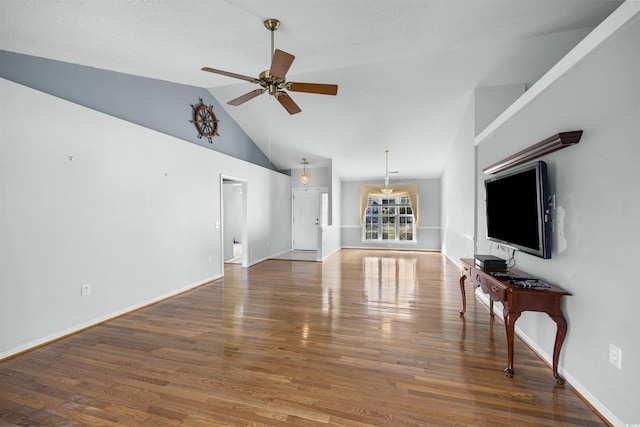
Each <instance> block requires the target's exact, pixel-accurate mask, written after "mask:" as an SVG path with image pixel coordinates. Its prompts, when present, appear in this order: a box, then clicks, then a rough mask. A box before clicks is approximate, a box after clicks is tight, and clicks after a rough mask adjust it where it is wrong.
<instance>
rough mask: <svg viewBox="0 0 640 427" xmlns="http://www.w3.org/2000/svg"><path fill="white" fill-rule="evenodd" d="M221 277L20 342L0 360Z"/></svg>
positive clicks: (1, 355)
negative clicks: (26, 341) (23, 342)
mask: <svg viewBox="0 0 640 427" xmlns="http://www.w3.org/2000/svg"><path fill="white" fill-rule="evenodd" d="M222 277H223V276H222V275H219V276H216V277H211V278H209V279H205V280H203V281H200V282H197V283H192V284H190V285H187V286H184V287H182V288H179V289H176V290H173V291H171V292H167V293H165V294H162V295H158V296H156V297H154V298H150V299H148V300H145V301H141V302H139V303H137V304H134V305H131V306H129V307H126V308H123V309H121V310H118V311H115V312H113V313H109V314H105V315H104V316H100V317H96V318H94V319H91V320H88V321H86V322H82V323H79V324H77V325H73V326H70V327H68V328H66V329H63V330H62V331H58V332H54V333H53V334H49V335H47V336H44V337H42V338H38V339H36V340H33V341H30V342H28V343H25V344H21V345H19V346H17V347H13V348H10V349H9V350H6V351H3V352H2V353H0V361H2V360H4V359H7V358H10V357H12V356H16V355H18V354H21V353H24V352H27V351H29V350H33V349H35V348H38V347H40V346H43V345H46V344H49V343H51V342H54V341H57V340H59V339H61V338H64V337H66V336H69V335H73V334H75V333H77V332H80V331H82V330H84V329H88V328H91V327H92V326H96V325H99V324H100V323H104V322H107V321H109V320H112V319H115V318H116V317H120V316H122V315H125V314H127V313H131V312H132V311H136V310H139V309H141V308H144V307H146V306H149V305H152V304H155V303H157V302H160V301H162V300H165V299H168V298H171V297H174V296H176V295H179V294H182V293H184V292H187V291H190V290H192V289H195V288H197V287H200V286H202V285H205V284H207V283H210V282H213V281H215V280H218V279H220V278H222Z"/></svg>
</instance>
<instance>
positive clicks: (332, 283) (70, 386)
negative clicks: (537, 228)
mask: <svg viewBox="0 0 640 427" xmlns="http://www.w3.org/2000/svg"><path fill="white" fill-rule="evenodd" d="M458 277H459V272H458V270H457V268H456V267H455V265H453V264H452V263H451V262H449V261H448V260H446V258H445V257H443V256H442V255H440V254H437V253H420V252H387V251H364V250H342V251H340V252H338V253H337V254H335V255H333V256H332V257H330V258H329V259H328V260H327V261H326V262H324V263H313V262H295V261H292V262H288V261H280V260H278V261H265V262H263V263H261V264H258V265H256V266H253V267H251V268H249V269H244V270H243V269H242V268H241V267H240V266H238V265H233V264H228V265H225V277H224V279H223V280H219V281H216V282H214V283H211V284H208V285H205V286H203V287H200V288H198V289H195V290H193V291H191V292H188V293H185V294H182V295H180V296H177V297H175V298H172V299H170V300H167V301H164V302H161V303H158V304H156V305H153V306H150V307H147V308H145V309H142V310H139V311H137V312H134V313H131V314H129V315H126V316H124V317H121V318H118V319H115V320H113V321H110V322H108V323H105V324H102V325H99V326H96V327H94V328H91V329H89V330H86V331H84V332H81V333H78V334H76V335H73V336H71V337H68V338H65V339H63V340H60V341H58V342H55V343H52V344H50V345H47V346H45V347H42V348H39V349H36V350H34V351H31V352H29V353H26V354H23V355H20V356H18V357H15V358H13V359H9V360H6V361H4V362H2V363H0V425H47V426H75V425H125V426H135V425H145V426H147V425H148V426H178V425H185V426H266V425H269V426H318V425H331V426H394V427H397V426H590V425H604V423H603V422H602V421H601V420H600V418H599V417H598V416H597V415H596V414H595V413H594V412H593V411H592V410H590V409H589V407H588V406H587V405H586V404H585V403H584V402H583V401H582V400H581V399H579V398H578V397H577V396H576V394H575V393H574V392H573V391H572V390H571V389H570V388H569V387H566V386H559V385H556V382H555V379H554V378H553V374H552V372H551V369H550V368H549V367H547V366H546V365H545V364H544V363H543V362H542V361H541V360H540V359H539V358H538V357H537V356H536V355H535V354H534V353H533V352H532V351H531V350H530V349H529V348H528V347H526V346H525V345H524V344H523V343H522V341H520V340H519V339H516V343H515V362H516V363H515V369H516V374H515V377H514V378H512V379H509V378H507V377H505V376H504V374H503V372H502V370H503V369H504V367H505V366H506V358H507V354H506V352H507V350H506V336H505V331H504V325H503V323H502V322H501V321H500V320H493V321H492V320H491V318H490V316H489V314H488V309H487V307H486V306H485V305H483V304H482V303H481V302H480V301H478V300H476V299H475V298H474V297H473V292H472V288H471V285H469V288H468V292H467V294H468V295H469V297H468V300H469V301H468V304H467V313H466V315H465V317H464V318H461V317H460V316H459V314H458V312H459V310H460V306H461V303H460V292H459V286H458ZM570 315H571V314H570V313H569V316H570Z"/></svg>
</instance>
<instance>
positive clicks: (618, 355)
mask: <svg viewBox="0 0 640 427" xmlns="http://www.w3.org/2000/svg"><path fill="white" fill-rule="evenodd" d="M609 363H611V364H612V365H613V366H615V367H616V368H618V369H622V350H621V349H619V348H618V347H616V346H615V345H613V344H611V343H609Z"/></svg>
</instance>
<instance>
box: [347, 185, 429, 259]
mask: <svg viewBox="0 0 640 427" xmlns="http://www.w3.org/2000/svg"><path fill="white" fill-rule="evenodd" d="M398 182H402V183H415V184H417V185H418V214H419V218H420V224H419V226H418V227H417V228H418V230H417V235H418V239H417V242H416V243H388V242H384V243H371V242H363V241H362V225H361V224H360V215H359V213H360V188H361V186H362V185H372V184H384V183H382V180H378V181H371V180H370V181H344V182H343V183H342V246H343V247H350V248H384V249H389V248H392V249H403V250H430V251H431V250H433V251H439V250H440V248H441V243H440V234H441V224H440V191H441V188H440V179H439V178H431V179H410V178H407V179H404V178H403V179H399V180H398ZM392 184H393V183H392ZM391 186H393V185H391Z"/></svg>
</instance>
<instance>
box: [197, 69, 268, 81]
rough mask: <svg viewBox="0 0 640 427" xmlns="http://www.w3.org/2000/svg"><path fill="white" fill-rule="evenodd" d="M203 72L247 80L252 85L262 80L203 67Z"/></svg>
mask: <svg viewBox="0 0 640 427" xmlns="http://www.w3.org/2000/svg"><path fill="white" fill-rule="evenodd" d="M202 71H208V72H210V73H215V74H221V75H223V76H227V77H233V78H235V79H240V80H246V81H248V82H251V83H259V82H260V80H258V79H256V78H255V77H249V76H243V75H242V74H236V73H230V72H229V71H222V70H216V69H215V68H209V67H203V68H202Z"/></svg>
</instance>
